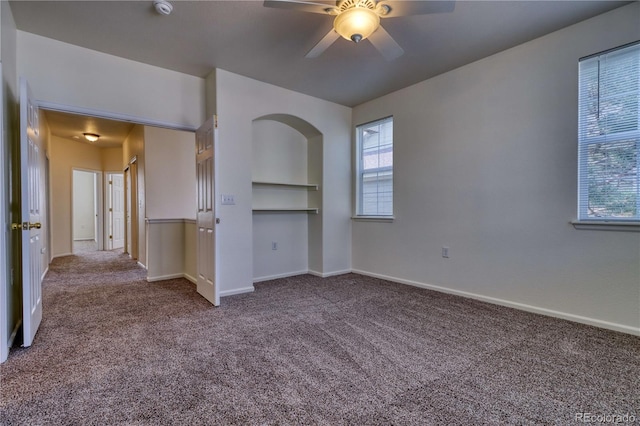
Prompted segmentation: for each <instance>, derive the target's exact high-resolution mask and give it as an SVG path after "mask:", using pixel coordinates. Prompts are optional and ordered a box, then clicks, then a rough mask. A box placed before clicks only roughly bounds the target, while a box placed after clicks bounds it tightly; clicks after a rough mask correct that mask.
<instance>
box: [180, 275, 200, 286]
mask: <svg viewBox="0 0 640 426" xmlns="http://www.w3.org/2000/svg"><path fill="white" fill-rule="evenodd" d="M183 276H184V277H185V278H186V279H188V280H189V281H191V282H192V283H194V284H198V280H197V279H195V278H194V277H192V276H191V275H189V274H186V273H185V274H183Z"/></svg>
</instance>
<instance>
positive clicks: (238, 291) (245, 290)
mask: <svg viewBox="0 0 640 426" xmlns="http://www.w3.org/2000/svg"><path fill="white" fill-rule="evenodd" d="M254 291H256V289H255V288H254V287H253V286H251V287H243V288H236V289H234V290H226V291H221V292H220V297H225V296H233V295H236V294H244V293H253V292H254Z"/></svg>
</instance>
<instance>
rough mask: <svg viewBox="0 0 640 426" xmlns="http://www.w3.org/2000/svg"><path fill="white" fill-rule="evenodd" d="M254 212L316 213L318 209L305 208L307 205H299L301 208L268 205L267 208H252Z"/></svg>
mask: <svg viewBox="0 0 640 426" xmlns="http://www.w3.org/2000/svg"><path fill="white" fill-rule="evenodd" d="M252 210H253V212H254V213H312V214H318V209H317V208H311V207H309V208H307V207H301V208H294V207H291V208H275V207H273V208H272V207H269V208H254V209H252Z"/></svg>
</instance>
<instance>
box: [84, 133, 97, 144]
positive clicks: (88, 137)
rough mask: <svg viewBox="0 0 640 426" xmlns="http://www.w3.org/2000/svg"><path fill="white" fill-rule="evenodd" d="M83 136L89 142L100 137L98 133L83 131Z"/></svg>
mask: <svg viewBox="0 0 640 426" xmlns="http://www.w3.org/2000/svg"><path fill="white" fill-rule="evenodd" d="M83 135H84V138H85V139H86V140H88V141H89V142H95V141H97V140H98V139H100V135H96V134H95V133H83Z"/></svg>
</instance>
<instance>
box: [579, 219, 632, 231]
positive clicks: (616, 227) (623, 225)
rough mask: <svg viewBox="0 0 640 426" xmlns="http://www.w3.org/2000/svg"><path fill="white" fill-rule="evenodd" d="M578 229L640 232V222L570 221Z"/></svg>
mask: <svg viewBox="0 0 640 426" xmlns="http://www.w3.org/2000/svg"><path fill="white" fill-rule="evenodd" d="M570 223H571V224H572V225H573V227H574V228H576V229H587V230H590V231H627V232H640V222H624V221H615V220H610V221H596V220H572V221H571V222H570Z"/></svg>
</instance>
